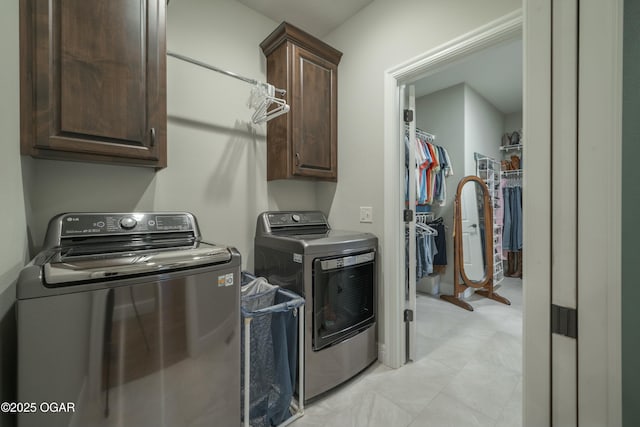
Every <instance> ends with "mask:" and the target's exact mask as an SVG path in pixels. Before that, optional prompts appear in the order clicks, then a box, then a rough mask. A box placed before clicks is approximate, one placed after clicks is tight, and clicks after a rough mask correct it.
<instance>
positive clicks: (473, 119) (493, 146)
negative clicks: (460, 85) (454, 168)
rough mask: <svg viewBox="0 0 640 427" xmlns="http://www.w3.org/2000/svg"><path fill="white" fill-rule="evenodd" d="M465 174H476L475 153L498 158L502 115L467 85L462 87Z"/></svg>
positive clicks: (502, 123)
mask: <svg viewBox="0 0 640 427" xmlns="http://www.w3.org/2000/svg"><path fill="white" fill-rule="evenodd" d="M464 109H465V120H464V127H465V131H464V142H465V160H464V165H465V166H464V169H465V175H475V174H476V161H475V157H474V155H475V153H480V154H483V155H485V156H489V157H493V158H494V159H496V160H500V159H501V158H502V155H501V154H500V141H501V138H502V134H503V133H504V132H503V129H504V115H503V114H502V113H501V112H500V111H499V110H498V109H497V108H496V107H494V106H493V104H491V103H490V102H489V101H487V100H486V99H485V98H484V97H482V95H480V94H479V93H478V92H476V90H475V89H473V88H472V87H471V86H469V85H465V88H464Z"/></svg>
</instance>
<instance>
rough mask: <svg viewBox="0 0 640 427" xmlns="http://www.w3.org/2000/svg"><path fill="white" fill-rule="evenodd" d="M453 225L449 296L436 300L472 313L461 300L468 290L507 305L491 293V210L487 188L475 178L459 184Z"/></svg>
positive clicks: (506, 300) (471, 307)
mask: <svg viewBox="0 0 640 427" xmlns="http://www.w3.org/2000/svg"><path fill="white" fill-rule="evenodd" d="M453 222H454V224H453V264H454V265H453V295H441V296H440V298H442V299H444V300H446V301H449V302H450V303H452V304H455V305H457V306H459V307H462V308H464V309H466V310H469V311H473V306H472V305H471V304H469V303H468V302H467V301H465V300H463V299H462V298H461V295H462V294H463V293H464V291H466V290H467V288H469V287H471V288H475V289H476V291H475V293H476V294H477V295H481V296H484V297H486V298H490V299H492V300H495V301H498V302H501V303H503V304H507V305H511V302H510V301H509V300H508V299H506V298H505V297H503V296H500V295H498V294H497V293H496V292H494V290H493V262H494V253H493V238H494V235H493V207H492V206H491V199H490V197H489V189H488V188H487V185H486V184H485V183H484V182H483V181H482V180H481V179H480V178H478V177H477V176H466V177H464V178H462V180H460V183H459V184H458V189H457V191H456V199H455V206H454V221H453ZM498 255H499V254H498Z"/></svg>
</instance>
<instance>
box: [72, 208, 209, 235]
mask: <svg viewBox="0 0 640 427" xmlns="http://www.w3.org/2000/svg"><path fill="white" fill-rule="evenodd" d="M194 222H195V220H194V218H193V216H192V215H191V214H188V213H166V214H165V213H162V214H156V213H123V214H111V213H110V214H93V213H91V214H84V213H73V214H66V215H63V216H62V218H61V223H62V230H61V237H74V236H81V235H84V236H95V235H108V234H123V233H154V232H156V233H158V232H175V231H177V232H189V231H194V230H195V228H196V226H195V223H194Z"/></svg>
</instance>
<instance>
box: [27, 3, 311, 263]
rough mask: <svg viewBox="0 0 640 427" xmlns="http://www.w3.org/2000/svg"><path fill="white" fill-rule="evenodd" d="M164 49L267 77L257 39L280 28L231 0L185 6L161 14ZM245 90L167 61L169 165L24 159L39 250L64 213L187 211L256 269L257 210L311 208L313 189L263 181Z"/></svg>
mask: <svg viewBox="0 0 640 427" xmlns="http://www.w3.org/2000/svg"><path fill="white" fill-rule="evenodd" d="M167 17H168V18H167V47H168V49H169V50H172V51H175V52H178V53H181V54H184V55H187V56H191V57H193V58H196V59H199V60H201V61H203V62H207V63H210V64H212V65H216V66H218V67H220V68H223V69H227V70H230V71H234V72H236V73H238V74H241V75H244V76H247V77H250V78H255V79H258V80H262V81H265V80H266V61H265V59H264V55H263V54H262V51H261V50H260V48H259V46H258V45H259V44H260V42H261V41H262V40H263V39H264V38H265V37H266V36H267V35H269V34H270V33H271V31H273V30H274V29H275V28H276V26H277V25H278V23H277V22H274V21H272V20H270V19H269V18H266V17H264V16H262V15H260V14H258V13H256V12H254V11H252V10H250V9H248V8H246V7H245V6H243V5H241V4H240V3H238V2H236V1H231V0H215V1H211V0H181V1H175V2H171V3H170V4H169V7H168V13H167ZM250 91H251V86H250V85H248V84H246V83H244V82H241V81H239V80H235V79H232V78H230V77H226V76H224V75H221V74H217V73H214V72H212V71H209V70H206V69H203V68H200V67H196V66H195V65H192V64H189V63H186V62H183V61H179V60H177V59H175V58H171V57H169V58H167V113H168V130H167V133H168V164H169V165H168V167H167V168H166V169H164V170H162V171H159V172H157V173H155V172H154V171H152V170H149V169H145V168H137V167H128V166H113V165H100V164H88V163H72V162H61V161H48V160H46V161H45V160H33V159H27V160H25V162H24V163H25V164H26V165H25V169H26V171H27V172H26V173H25V176H26V181H28V182H25V195H26V197H27V199H28V200H27V203H28V204H30V206H31V210H30V213H29V226H30V233H31V236H32V238H33V243H34V246H35V247H36V248H37V247H38V246H40V245H41V243H42V239H43V236H44V232H45V230H46V225H47V221H48V219H49V218H51V217H52V216H53V215H55V214H56V213H59V212H63V211H73V210H77V211H101V210H106V211H131V210H144V209H149V210H159V211H161V210H178V211H182V210H186V211H190V212H193V213H194V214H195V215H196V217H197V218H198V220H199V223H200V228H201V231H202V233H203V235H204V237H205V238H206V239H207V240H210V241H215V242H220V243H224V244H231V245H235V246H236V247H237V248H238V249H239V250H240V252H241V254H242V257H243V266H244V267H245V268H249V269H252V268H253V235H254V232H255V224H256V218H257V215H258V213H260V212H261V211H263V210H267V209H296V208H304V209H314V208H315V207H316V184H314V183H310V182H302V181H277V182H270V183H267V181H266V139H265V134H266V126H265V125H253V124H251V123H250V118H251V114H252V110H251V109H249V107H247V105H246V103H247V100H248V99H249V94H250Z"/></svg>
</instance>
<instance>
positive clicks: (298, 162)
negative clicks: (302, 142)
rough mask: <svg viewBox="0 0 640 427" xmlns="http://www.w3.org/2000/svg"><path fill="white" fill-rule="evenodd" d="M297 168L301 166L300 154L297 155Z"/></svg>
mask: <svg viewBox="0 0 640 427" xmlns="http://www.w3.org/2000/svg"><path fill="white" fill-rule="evenodd" d="M296 166H300V153H296Z"/></svg>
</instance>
